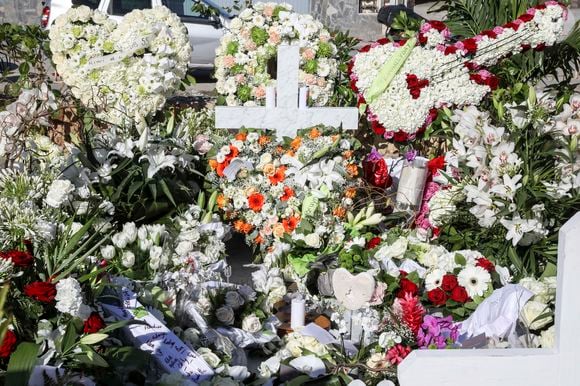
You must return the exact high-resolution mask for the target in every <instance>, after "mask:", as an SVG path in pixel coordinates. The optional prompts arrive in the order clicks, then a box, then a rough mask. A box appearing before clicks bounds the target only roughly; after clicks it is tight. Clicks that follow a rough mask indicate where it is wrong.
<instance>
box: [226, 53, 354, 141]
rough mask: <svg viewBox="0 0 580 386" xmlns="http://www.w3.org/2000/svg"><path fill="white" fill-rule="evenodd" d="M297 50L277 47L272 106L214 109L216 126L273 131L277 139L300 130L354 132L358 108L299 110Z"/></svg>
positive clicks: (311, 108)
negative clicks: (325, 128) (323, 127)
mask: <svg viewBox="0 0 580 386" xmlns="http://www.w3.org/2000/svg"><path fill="white" fill-rule="evenodd" d="M299 65H300V47H298V46H294V45H284V44H283V45H280V46H278V64H277V68H278V69H277V74H278V75H277V80H276V91H277V92H276V94H277V97H276V106H275V107H249V106H241V107H227V106H217V107H216V108H215V126H216V128H220V129H240V128H242V127H245V128H252V129H272V130H276V136H277V137H278V138H280V139H281V138H283V137H290V138H294V137H296V132H297V131H298V130H300V129H307V128H309V127H313V126H316V125H321V124H322V125H326V126H333V127H339V126H341V125H342V127H343V128H344V129H347V130H355V129H357V127H358V109H357V108H355V107H307V108H299V107H298V95H299V93H298V89H299V86H298V71H299Z"/></svg>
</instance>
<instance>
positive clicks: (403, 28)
mask: <svg viewBox="0 0 580 386" xmlns="http://www.w3.org/2000/svg"><path fill="white" fill-rule="evenodd" d="M420 28H421V20H420V19H415V18H410V17H409V16H408V15H407V13H406V12H403V11H401V12H400V13H399V14H398V15H397V16H395V18H394V19H393V22H392V23H391V28H390V30H389V36H390V37H391V38H394V39H395V40H399V39H409V38H412V37H413V36H415V34H416V33H417V32H419V29H420Z"/></svg>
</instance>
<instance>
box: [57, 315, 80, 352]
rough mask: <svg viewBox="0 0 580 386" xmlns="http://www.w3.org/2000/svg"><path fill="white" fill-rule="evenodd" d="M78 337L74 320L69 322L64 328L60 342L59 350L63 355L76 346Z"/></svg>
mask: <svg viewBox="0 0 580 386" xmlns="http://www.w3.org/2000/svg"><path fill="white" fill-rule="evenodd" d="M78 337H79V334H78V332H77V328H76V326H75V323H74V320H71V321H70V322H69V323H68V325H67V327H66V332H65V333H64V336H63V337H62V341H61V349H62V353H63V354H66V353H67V352H68V351H70V350H71V349H72V348H73V347H74V346H75V345H76V341H77V339H78Z"/></svg>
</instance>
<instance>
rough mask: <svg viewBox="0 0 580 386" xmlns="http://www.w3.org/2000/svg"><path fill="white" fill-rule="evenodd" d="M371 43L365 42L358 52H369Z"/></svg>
mask: <svg viewBox="0 0 580 386" xmlns="http://www.w3.org/2000/svg"><path fill="white" fill-rule="evenodd" d="M371 48H372V47H371V45H370V44H367V45H366V46H364V47H362V48H361V49H360V50H359V52H369V51H370V50H371Z"/></svg>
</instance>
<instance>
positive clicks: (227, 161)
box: [216, 160, 230, 177]
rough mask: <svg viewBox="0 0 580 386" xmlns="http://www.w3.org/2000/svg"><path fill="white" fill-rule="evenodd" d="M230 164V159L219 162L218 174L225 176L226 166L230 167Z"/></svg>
mask: <svg viewBox="0 0 580 386" xmlns="http://www.w3.org/2000/svg"><path fill="white" fill-rule="evenodd" d="M229 164H230V161H229V160H225V161H224V162H222V163H220V164H218V166H217V168H216V173H217V175H218V176H220V177H223V176H224V170H225V168H227V167H228V165H229Z"/></svg>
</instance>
